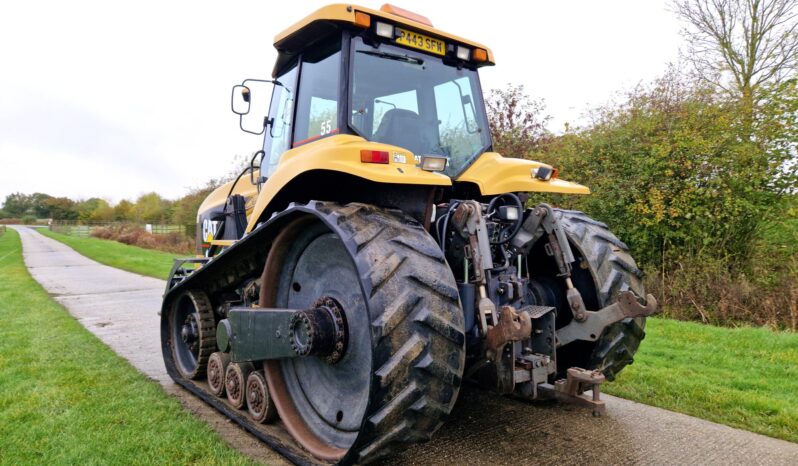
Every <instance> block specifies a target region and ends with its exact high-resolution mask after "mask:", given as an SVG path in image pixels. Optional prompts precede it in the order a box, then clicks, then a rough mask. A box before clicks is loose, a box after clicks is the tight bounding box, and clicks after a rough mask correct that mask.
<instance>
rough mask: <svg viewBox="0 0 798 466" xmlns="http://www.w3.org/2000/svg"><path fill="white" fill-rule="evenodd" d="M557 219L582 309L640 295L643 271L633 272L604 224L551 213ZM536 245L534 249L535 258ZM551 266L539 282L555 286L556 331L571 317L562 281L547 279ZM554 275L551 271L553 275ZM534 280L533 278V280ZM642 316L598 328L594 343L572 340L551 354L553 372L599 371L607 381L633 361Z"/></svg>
mask: <svg viewBox="0 0 798 466" xmlns="http://www.w3.org/2000/svg"><path fill="white" fill-rule="evenodd" d="M554 211H555V215H556V216H557V219H558V220H559V221H560V222H561V225H562V226H563V228H564V229H565V232H566V235H567V236H568V241H569V242H570V243H571V249H572V250H573V253H574V257H575V258H576V262H575V263H574V264H573V271H572V278H573V282H574V286H576V287H577V288H578V289H579V291H580V293H581V294H582V298H583V299H584V302H585V306H586V307H587V309H589V310H592V311H597V310H599V309H601V308H603V307H605V306H608V305H610V304H612V303H613V302H615V301H616V300H617V298H618V293H620V292H621V291H626V290H631V291H634V292H635V293H636V294H637V295H638V296H641V297H642V296H645V292H644V288H643V281H642V278H643V272H642V271H641V270H640V269H639V268H637V265H636V264H635V261H634V259H633V258H632V256H631V255H630V254H629V247H628V246H626V244H625V243H624V242H623V241H621V240H619V239H618V238H617V237H616V236H615V235H613V234H612V233H611V232H610V231H609V229H608V228H607V225H606V224H604V223H602V222H599V221H596V220H594V219H592V218H590V217H588V216H587V215H585V214H584V213H582V212H578V211H574V210H563V209H554ZM538 246H542V244H538V245H536V246H535V248H534V249H533V251H535V250H537V253H538V254H540V252H541V251H540V248H538ZM554 270H555V268H554V264H551V261H550V267H548V268H544V270H543V271H542V274H541V275H542V276H540V277H538V280H539V281H540V282H541V283H546V284H549V286H551V285H550V284H552V283H555V282H556V283H557V285H556V286H557V288H558V289H557V290H556V292H555V294H556V295H557V298H556V300H555V301H556V303H555V304H553V305H555V306H556V307H557V308H558V309H557V311H558V317H557V328H561V327H563V326H565V325H567V324H568V323H569V322H570V321H571V318H572V314H571V310H570V308H569V307H568V305H567V301H565V300H564V299H563V297H564V293H565V288H564V285H562V280H559V279H556V280H554V279H552V277H553V276H554V275H553V274H552V272H553V271H554ZM554 274H556V272H554ZM533 278H534V277H533ZM645 325H646V319H645V318H644V317H640V318H635V319H625V320H623V321H621V322H617V323H615V324H613V325H610V326H609V327H607V328H605V329H604V332H603V333H602V334H601V336H600V337H599V339H598V340H597V341H595V342H587V341H576V342H573V343H571V344H570V345H567V346H564V347H562V348H560V349H559V350H558V352H557V359H558V361H557V367H558V368H559V370H560V371H561V372H564V371H565V370H566V369H567V368H568V367H574V366H576V367H582V368H586V369H598V370H601V371H602V373H603V374H604V376H605V377H607V379H608V380H614V379H615V377H616V375H617V374H618V373H619V372H620V371H621V370H622V369H623V368H624V367H626V366H627V365H629V364H631V363H632V362H633V356H634V354H635V352H636V351H637V348H638V346H640V342H641V341H642V340H643V338H644V337H645V331H644V329H645Z"/></svg>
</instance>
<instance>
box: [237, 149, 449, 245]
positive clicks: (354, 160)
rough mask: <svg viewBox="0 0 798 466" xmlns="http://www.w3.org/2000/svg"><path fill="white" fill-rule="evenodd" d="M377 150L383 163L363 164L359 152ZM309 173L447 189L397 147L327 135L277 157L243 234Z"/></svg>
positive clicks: (443, 181) (446, 180)
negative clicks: (382, 153) (383, 153)
mask: <svg viewBox="0 0 798 466" xmlns="http://www.w3.org/2000/svg"><path fill="white" fill-rule="evenodd" d="M363 149H366V150H377V151H386V152H388V161H389V163H387V164H378V163H363V162H361V161H360V151H361V150H363ZM311 170H328V171H335V172H341V173H346V174H349V175H354V176H358V177H360V178H364V179H367V180H369V181H374V182H377V183H390V184H407V185H427V186H451V185H452V180H451V178H449V177H448V176H446V175H443V174H440V173H433V172H428V171H425V170H422V169H420V168H418V167H416V162H415V159H414V158H413V154H412V153H411V152H410V151H408V150H406V149H403V148H401V147H396V146H391V145H388V144H382V143H378V142H369V141H367V140H365V139H363V138H361V137H359V136H353V135H348V134H341V135H336V136H330V137H327V138H324V139H321V140H318V141H315V142H313V143H312V144H307V145H303V146H299V147H296V148H294V149H291V150H289V151H286V152H285V153H284V154H283V156H282V157H281V158H280V164H279V168H278V169H277V170H276V171H275V172H274V174H273V175H272V176H271V177H269V179H268V180H267V181H266V183H264V184H263V187H262V188H261V192H260V195H259V196H258V200H257V202H255V207H254V209H253V210H252V214H251V215H250V216H249V224H248V225H247V232H250V231H252V229H253V228H255V225H256V224H257V222H258V220H259V219H260V217H261V214H262V213H263V212H264V211H265V210H266V208H267V207H268V206H269V203H270V202H271V201H272V199H274V197H275V196H276V195H277V194H278V193H279V192H280V191H281V190H282V189H283V188H284V187H285V186H286V185H287V184H288V183H289V182H290V181H291V180H292V179H294V178H295V177H297V176H299V175H301V174H302V173H305V172H309V171H311Z"/></svg>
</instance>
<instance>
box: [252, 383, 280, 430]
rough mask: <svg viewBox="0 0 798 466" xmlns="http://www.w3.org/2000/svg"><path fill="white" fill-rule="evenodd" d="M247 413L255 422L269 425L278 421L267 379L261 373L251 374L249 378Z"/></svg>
mask: <svg viewBox="0 0 798 466" xmlns="http://www.w3.org/2000/svg"><path fill="white" fill-rule="evenodd" d="M246 395H247V411H249V415H250V417H252V420H254V421H255V422H258V423H260V424H267V423H269V422H272V421H274V420H275V419H277V407H276V406H274V402H272V397H271V396H270V395H269V389H268V387H267V386H266V378H265V377H263V374H262V373H261V372H260V371H254V372H250V374H249V377H247V389H246Z"/></svg>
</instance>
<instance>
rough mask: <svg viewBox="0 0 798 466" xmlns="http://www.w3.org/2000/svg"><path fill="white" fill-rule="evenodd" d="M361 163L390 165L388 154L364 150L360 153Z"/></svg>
mask: <svg viewBox="0 0 798 466" xmlns="http://www.w3.org/2000/svg"><path fill="white" fill-rule="evenodd" d="M360 161H361V162H363V163H388V152H387V151H384V150H367V149H362V150H361V151H360Z"/></svg>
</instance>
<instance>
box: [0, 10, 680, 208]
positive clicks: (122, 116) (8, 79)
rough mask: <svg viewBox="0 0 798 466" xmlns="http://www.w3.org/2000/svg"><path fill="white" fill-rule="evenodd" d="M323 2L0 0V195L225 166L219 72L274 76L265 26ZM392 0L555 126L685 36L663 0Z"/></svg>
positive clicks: (651, 66)
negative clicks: (468, 43)
mask: <svg viewBox="0 0 798 466" xmlns="http://www.w3.org/2000/svg"><path fill="white" fill-rule="evenodd" d="M327 3H330V2H328V1H312V0H294V1H290V2H270V1H268V0H259V1H234V0H230V1H226V2H218V1H217V2H203V1H197V0H195V1H190V2H188V1H185V2H184V1H164V0H161V1H149V0H141V1H136V2H131V1H128V2H119V1H113V2H109V1H102V2H88V1H81V0H69V1H52V2H47V1H8V2H2V3H0V202H2V199H5V196H6V195H7V194H9V193H12V192H18V191H19V192H24V193H32V192H37V191H38V192H45V193H48V194H51V195H54V196H68V197H71V198H73V199H81V198H82V199H85V198H89V197H102V198H105V199H108V200H110V201H111V202H118V201H119V200H121V199H123V198H127V199H135V198H136V197H137V196H139V195H140V194H143V193H146V192H151V191H156V192H158V193H160V194H161V195H164V196H165V197H167V198H171V199H174V198H177V197H180V196H181V195H183V194H185V193H186V192H187V190H188V189H189V188H190V187H194V186H200V185H203V184H204V183H205V182H206V181H207V180H209V179H211V178H215V177H219V176H221V175H223V174H227V173H228V172H230V171H231V170H232V169H233V160H234V157H235V156H236V155H240V156H243V155H244V154H251V153H252V152H254V151H255V150H258V149H259V148H260V145H261V142H262V139H261V138H262V136H261V137H259V136H253V135H249V134H247V133H244V132H242V131H241V130H240V129H239V127H238V117H237V116H236V115H234V114H233V113H231V111H230V89H231V86H233V85H234V84H237V83H240V82H241V81H242V80H244V79H246V78H265V79H268V78H270V77H271V70H272V66H273V64H274V60H275V58H276V52H275V51H274V48H273V47H272V43H273V42H272V40H273V38H274V36H275V35H276V34H277V33H278V32H280V31H281V30H283V29H284V28H286V27H288V26H289V25H291V24H293V23H294V22H296V21H298V20H299V19H301V18H303V17H304V16H306V15H308V14H309V13H311V12H312V11H313V10H315V9H317V8H319V7H320V6H323V5H325V4H327ZM382 3H383V2H382V1H380V2H375V3H370V2H369V1H363V2H360V3H359V4H361V5H363V6H366V7H370V8H374V9H377V8H379V7H380V6H381V5H382ZM394 4H395V5H397V6H400V7H402V8H405V9H408V10H411V11H415V12H418V13H420V14H422V15H425V16H427V17H428V18H430V19H431V20H432V23H433V24H434V25H435V27H437V28H439V29H442V30H444V31H447V32H451V33H453V34H456V35H459V36H462V37H466V38H469V39H471V40H474V41H477V42H480V43H483V44H485V45H486V46H488V47H490V48H491V49H492V50H493V52H494V57H495V60H496V66H495V67H487V68H482V69H481V70H480V76H481V80H482V87H483V90H484V91H485V92H487V91H488V90H489V89H491V88H498V87H502V86H505V85H506V84H507V83H512V84H523V85H524V86H525V89H526V92H527V93H528V94H529V95H530V96H532V97H535V98H543V99H545V101H546V103H547V111H548V113H549V114H550V115H551V116H552V117H553V119H552V122H551V124H550V125H549V129H551V130H552V131H555V132H557V131H561V130H562V128H563V125H564V124H565V123H566V122H569V123H571V124H578V123H579V122H580V118H581V116H583V115H584V113H585V111H586V110H588V109H589V108H591V107H593V106H595V105H599V104H602V103H605V102H607V101H609V100H611V99H612V98H613V96H614V95H616V94H617V92H619V91H622V90H623V89H628V88H630V87H632V86H634V85H636V84H638V83H640V82H646V81H650V80H652V79H653V78H655V77H656V76H658V75H660V74H661V73H663V72H664V71H665V69H666V67H667V65H668V63H671V62H675V61H676V60H677V58H678V51H679V47H680V46H681V44H682V42H681V39H680V36H679V23H678V21H677V20H676V18H675V16H674V14H673V13H672V12H671V11H670V10H669V8H668V2H667V0H645V1H641V0H605V1H602V2H597V1H595V0H562V1H556V2H554V1H540V0H528V1H525V2H518V1H502V0H493V1H491V2H484V1H470V0H459V1H457V2H450V1H438V2H430V1H429V0H397V1H396V2H395V3H394Z"/></svg>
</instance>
